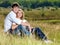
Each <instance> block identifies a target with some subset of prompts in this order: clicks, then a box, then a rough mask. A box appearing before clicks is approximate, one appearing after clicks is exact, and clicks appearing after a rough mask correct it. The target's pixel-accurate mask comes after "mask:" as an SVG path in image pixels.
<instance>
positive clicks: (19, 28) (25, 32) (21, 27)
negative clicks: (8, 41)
mask: <svg viewBox="0 0 60 45" xmlns="http://www.w3.org/2000/svg"><path fill="white" fill-rule="evenodd" d="M19 31H22V32H23V33H24V34H26V35H30V32H29V31H28V30H27V29H26V27H25V26H22V25H18V27H17V28H16V29H15V31H14V32H15V33H18V32H19Z"/></svg>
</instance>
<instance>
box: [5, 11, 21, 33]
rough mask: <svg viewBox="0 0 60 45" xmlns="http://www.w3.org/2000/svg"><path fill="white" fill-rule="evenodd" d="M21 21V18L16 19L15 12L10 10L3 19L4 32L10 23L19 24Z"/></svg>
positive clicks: (9, 26) (9, 27)
mask: <svg viewBox="0 0 60 45" xmlns="http://www.w3.org/2000/svg"><path fill="white" fill-rule="evenodd" d="M21 21H22V20H20V19H17V18H16V14H15V13H14V12H13V11H11V12H10V13H9V14H8V15H7V16H6V18H5V20H4V32H7V31H8V30H9V29H11V26H12V23H16V24H18V25H20V24H21Z"/></svg>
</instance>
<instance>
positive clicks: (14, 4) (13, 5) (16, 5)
mask: <svg viewBox="0 0 60 45" xmlns="http://www.w3.org/2000/svg"><path fill="white" fill-rule="evenodd" d="M11 7H12V8H14V7H20V6H19V4H18V3H17V2H14V3H13V4H12V6H11Z"/></svg>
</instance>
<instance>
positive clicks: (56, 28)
mask: <svg viewBox="0 0 60 45" xmlns="http://www.w3.org/2000/svg"><path fill="white" fill-rule="evenodd" d="M30 24H31V25H32V26H33V27H39V28H41V29H42V31H43V32H44V33H45V34H46V36H47V37H48V39H50V40H52V41H53V43H52V44H49V45H60V33H59V32H60V24H59V23H58V24H52V25H51V24H50V23H47V22H42V21H30ZM0 30H1V31H0V45H48V44H46V43H44V42H43V41H41V40H37V39H35V38H34V36H31V37H27V36H25V37H18V36H13V35H6V34H5V33H4V32H3V29H2V28H0Z"/></svg>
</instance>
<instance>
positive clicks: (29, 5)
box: [0, 0, 60, 8]
mask: <svg viewBox="0 0 60 45" xmlns="http://www.w3.org/2000/svg"><path fill="white" fill-rule="evenodd" d="M18 3H19V4H20V5H21V6H22V7H26V8H38V7H45V6H52V7H54V6H55V7H60V2H59V1H54V2H50V1H43V2H40V1H39V0H36V1H26V0H23V1H18ZM11 4H12V3H11V2H10V1H8V0H7V1H3V2H2V3H0V7H5V8H7V7H10V6H11Z"/></svg>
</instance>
